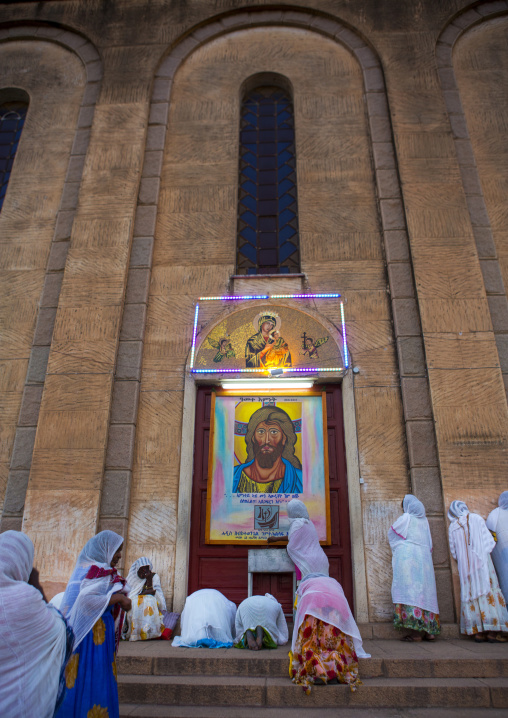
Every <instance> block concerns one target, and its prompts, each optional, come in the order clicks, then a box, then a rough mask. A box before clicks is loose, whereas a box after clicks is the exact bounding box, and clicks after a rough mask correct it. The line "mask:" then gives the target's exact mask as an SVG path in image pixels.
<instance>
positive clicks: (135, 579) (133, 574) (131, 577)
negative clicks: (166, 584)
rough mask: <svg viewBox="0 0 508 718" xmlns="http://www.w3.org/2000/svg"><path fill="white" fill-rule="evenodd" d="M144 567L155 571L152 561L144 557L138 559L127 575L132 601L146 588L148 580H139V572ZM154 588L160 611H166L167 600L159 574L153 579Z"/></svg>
mask: <svg viewBox="0 0 508 718" xmlns="http://www.w3.org/2000/svg"><path fill="white" fill-rule="evenodd" d="M143 566H149V567H150V571H151V570H152V569H153V566H152V562H151V561H150V559H149V558H146V556H143V557H142V558H138V559H137V561H134V563H133V564H132V566H131V567H130V571H129V573H128V575H127V583H128V585H129V589H130V593H129V598H130V599H131V601H133V600H134V599H135V598H136V597H137V596H139V594H140V593H141V591H142V590H143V589H144V587H145V583H146V579H145V578H139V576H138V571H139V569H140V568H142V567H143ZM152 586H153V587H154V589H155V598H156V599H157V603H158V604H159V608H160V610H161V611H165V610H166V599H165V598H164V594H163V593H162V587H161V580H160V578H159V575H158V574H157V573H156V574H154V576H153V578H152Z"/></svg>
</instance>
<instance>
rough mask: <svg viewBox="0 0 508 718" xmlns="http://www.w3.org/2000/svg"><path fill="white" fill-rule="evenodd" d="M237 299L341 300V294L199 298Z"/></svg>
mask: <svg viewBox="0 0 508 718" xmlns="http://www.w3.org/2000/svg"><path fill="white" fill-rule="evenodd" d="M235 299H242V300H244V299H340V294H249V295H246V296H237V295H231V294H228V295H227V296H223V297H199V301H200V302H214V301H215V302H216V301H219V300H220V301H224V302H231V301H233V300H235Z"/></svg>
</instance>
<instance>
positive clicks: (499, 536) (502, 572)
mask: <svg viewBox="0 0 508 718" xmlns="http://www.w3.org/2000/svg"><path fill="white" fill-rule="evenodd" d="M498 503H499V506H498V507H497V509H494V510H493V511H491V512H490V514H489V516H488V518H487V528H488V529H490V531H493V532H494V533H495V534H496V546H495V548H494V549H493V550H492V561H493V562H494V566H495V567H496V573H497V577H498V578H499V586H500V587H501V591H502V592H503V595H504V598H505V601H506V603H508V491H503V493H502V494H501V496H500V497H499V502H498Z"/></svg>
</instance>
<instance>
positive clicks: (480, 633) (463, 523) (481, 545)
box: [448, 501, 508, 643]
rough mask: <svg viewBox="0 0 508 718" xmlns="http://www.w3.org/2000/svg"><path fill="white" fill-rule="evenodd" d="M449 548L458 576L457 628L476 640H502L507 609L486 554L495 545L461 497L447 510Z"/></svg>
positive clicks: (507, 628)
mask: <svg viewBox="0 0 508 718" xmlns="http://www.w3.org/2000/svg"><path fill="white" fill-rule="evenodd" d="M448 518H449V519H450V521H451V524H450V528H449V533H448V536H449V541H450V551H451V554H452V556H453V558H454V559H456V560H457V567H458V569H459V576H460V603H461V606H460V630H461V632H462V633H466V634H468V635H474V640H475V641H477V642H478V643H481V642H483V641H487V640H488V641H489V642H491V643H495V642H499V643H505V642H506V641H508V638H507V637H506V636H503V635H502V632H505V633H508V612H507V610H506V603H505V600H504V598H503V594H502V593H501V589H500V588H499V582H498V580H497V576H496V572H495V570H494V564H493V563H492V559H491V557H490V554H491V551H492V549H493V548H494V546H495V541H494V539H493V538H492V536H491V534H490V532H489V530H488V528H487V526H486V525H485V521H484V520H483V519H482V517H481V516H479V515H478V514H473V513H470V511H469V509H468V507H467V506H466V504H465V503H464V502H463V501H452V503H451V504H450V509H449V511H448Z"/></svg>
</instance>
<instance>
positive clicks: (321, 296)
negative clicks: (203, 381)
mask: <svg viewBox="0 0 508 718" xmlns="http://www.w3.org/2000/svg"><path fill="white" fill-rule="evenodd" d="M340 297H341V295H340V294H337V293H326V294H255V295H245V296H236V295H227V296H217V297H199V301H200V302H213V301H233V300H242V301H244V300H250V299H258V300H259V299H340ZM198 315H199V304H196V311H195V313H194V329H193V332H192V350H191V360H190V370H191V372H192V373H194V374H268V375H269V373H270V372H269V371H268V370H267V369H194V356H195V352H196V338H197V329H198ZM340 320H341V325H342V349H343V352H344V367H295V368H288V370H287V372H288V373H290V372H325V371H326V372H329V371H344V368H345V369H347V368H348V367H349V357H348V348H347V337H346V320H345V317H344V302H342V301H341V302H340ZM284 373H286V370H284Z"/></svg>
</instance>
